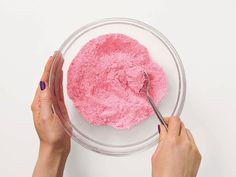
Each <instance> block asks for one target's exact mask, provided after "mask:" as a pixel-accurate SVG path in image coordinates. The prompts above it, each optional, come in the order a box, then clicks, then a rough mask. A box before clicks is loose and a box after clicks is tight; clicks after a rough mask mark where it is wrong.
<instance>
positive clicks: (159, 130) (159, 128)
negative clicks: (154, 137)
mask: <svg viewBox="0 0 236 177" xmlns="http://www.w3.org/2000/svg"><path fill="white" fill-rule="evenodd" d="M157 128H158V132H159V134H160V133H161V126H160V124H158V126H157Z"/></svg>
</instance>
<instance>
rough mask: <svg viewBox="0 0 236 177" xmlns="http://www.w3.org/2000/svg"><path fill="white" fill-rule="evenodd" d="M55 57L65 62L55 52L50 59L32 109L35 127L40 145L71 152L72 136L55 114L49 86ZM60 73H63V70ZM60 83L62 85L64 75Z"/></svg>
mask: <svg viewBox="0 0 236 177" xmlns="http://www.w3.org/2000/svg"><path fill="white" fill-rule="evenodd" d="M55 57H58V60H63V58H62V56H61V54H60V53H59V52H55V53H54V55H53V56H52V57H50V58H49V60H48V62H47V64H46V66H45V69H44V72H43V75H42V77H41V81H40V84H39V87H38V88H37V91H36V94H35V97H34V100H33V103H32V106H31V108H32V112H33V118H34V125H35V128H36V131H37V133H38V136H39V139H40V145H41V146H50V147H52V148H54V149H55V150H65V151H69V150H70V136H68V134H67V133H66V132H65V130H64V128H63V126H62V124H61V122H60V119H59V117H58V115H57V114H55V113H54V112H53V109H52V97H51V93H50V88H49V85H48V82H49V75H50V69H51V67H52V63H53V60H54V59H55ZM60 72H61V73H62V71H61V70H60ZM60 81H61V84H62V74H61V80H60ZM61 93H62V92H61ZM62 94H63V93H62Z"/></svg>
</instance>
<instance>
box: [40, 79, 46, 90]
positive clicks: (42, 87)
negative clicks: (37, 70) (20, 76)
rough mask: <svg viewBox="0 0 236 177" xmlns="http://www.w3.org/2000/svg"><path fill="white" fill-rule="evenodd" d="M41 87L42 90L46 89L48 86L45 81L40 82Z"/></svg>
mask: <svg viewBox="0 0 236 177" xmlns="http://www.w3.org/2000/svg"><path fill="white" fill-rule="evenodd" d="M39 86H40V89H41V90H44V89H45V88H46V84H45V82H44V81H40V82H39Z"/></svg>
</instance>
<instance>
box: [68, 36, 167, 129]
mask: <svg viewBox="0 0 236 177" xmlns="http://www.w3.org/2000/svg"><path fill="white" fill-rule="evenodd" d="M143 71H145V72H147V73H148V75H149V77H150V83H151V85H150V94H151V96H152V98H153V99H154V102H155V103H156V104H158V103H159V101H160V100H161V99H162V98H163V96H165V94H166V91H167V80H166V76H165V73H164V71H163V70H162V68H161V67H160V66H159V65H157V64H156V63H153V62H152V60H151V59H150V56H149V53H148V51H147V49H146V48H145V47H144V46H143V45H141V44H140V43H139V42H138V41H136V40H134V39H132V38H130V37H128V36H126V35H123V34H107V35H103V36H99V37H97V38H95V39H92V40H91V41H89V42H88V43H87V44H85V45H84V46H83V47H82V49H81V50H80V51H79V53H78V54H77V56H76V57H75V58H74V59H73V61H72V63H71V65H70V67H69V70H68V78H67V79H68V81H67V92H68V95H69V97H70V98H71V100H72V101H73V104H74V106H75V107H76V109H77V110H78V111H79V112H80V113H81V115H82V116H83V117H84V118H85V119H86V120H88V121H89V122H91V123H93V124H95V125H108V126H112V127H114V128H118V129H126V128H130V127H132V126H134V125H137V124H138V123H140V122H141V121H143V120H145V119H147V118H148V117H150V116H151V115H153V114H154V112H153V109H152V107H151V106H150V104H149V103H148V100H147V99H146V96H145V94H144V93H142V92H140V89H142V87H143V84H144V81H145V76H144V74H143ZM157 93H158V94H157Z"/></svg>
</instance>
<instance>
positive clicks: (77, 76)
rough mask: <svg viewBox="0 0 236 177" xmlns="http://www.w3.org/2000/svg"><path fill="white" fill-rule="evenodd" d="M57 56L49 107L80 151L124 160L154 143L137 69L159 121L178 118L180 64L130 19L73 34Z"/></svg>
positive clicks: (150, 31) (160, 39) (152, 32)
mask: <svg viewBox="0 0 236 177" xmlns="http://www.w3.org/2000/svg"><path fill="white" fill-rule="evenodd" d="M108 38H109V40H108ZM111 38H112V39H111ZM124 41H126V42H124ZM109 42H110V43H109ZM101 45H105V46H103V47H99V46H101ZM60 51H61V53H62V55H63V58H64V64H63V65H60V62H58V58H56V59H55V61H54V64H53V67H52V70H51V77H50V88H51V90H52V93H53V95H52V97H53V107H54V110H55V112H56V113H57V114H58V115H59V117H60V119H61V121H62V123H63V125H64V128H65V130H66V131H67V133H68V134H70V135H71V136H72V138H73V139H74V140H75V141H76V142H78V143H80V144H81V145H83V146H84V147H86V148H88V149H90V150H93V151H96V152H98V153H102V154H106V155H126V154H131V153H133V152H137V151H140V150H143V149H146V148H149V147H151V146H152V145H154V144H155V143H156V142H157V141H158V137H159V135H158V133H157V125H158V124H159V121H158V119H157V118H156V116H155V115H154V113H153V110H152V109H151V106H150V105H149V104H148V102H147V100H146V99H145V96H144V95H140V94H139V90H140V87H142V82H141V84H140V80H141V81H142V79H143V78H142V77H143V76H142V75H140V73H141V71H143V70H145V71H147V72H148V73H149V74H150V76H151V77H150V78H151V95H152V97H153V99H154V100H155V102H156V104H157V105H158V109H159V110H160V112H161V113H162V114H163V116H171V115H180V113H181V111H182V108H183V105H184V100H185V91H186V81H185V74H184V69H183V65H182V63H181V61H180V58H179V56H178V54H177V52H176V51H175V49H174V48H173V46H172V45H171V44H170V42H169V41H168V40H167V39H166V38H165V37H164V36H163V35H162V34H161V33H160V32H159V31H157V30H156V29H154V28H153V27H151V26H149V25H147V24H144V23H142V22H140V21H136V20H132V19H124V18H112V19H104V20H101V21H97V22H95V23H91V24H89V25H86V26H84V27H82V28H80V29H78V30H77V31H75V32H74V33H73V34H72V35H71V36H70V37H69V38H68V39H67V40H66V41H65V42H64V43H63V44H62V46H61V47H60ZM94 51H95V52H96V53H94ZM109 52H110V53H111V52H113V54H112V55H107V54H108V53H109ZM61 64H62V63H61ZM61 66H62V67H61ZM59 67H60V68H59ZM58 68H59V69H62V70H63V73H64V80H63V84H62V87H63V90H64V100H65V106H66V108H67V112H68V117H67V116H65V114H64V113H65V111H64V109H63V107H64V105H62V104H61V95H60V93H59V90H60V89H58V88H59V85H57V83H58V82H57V80H58V78H59V77H60V76H59V74H58V72H57V70H58ZM108 70H109V71H108ZM111 83H112V84H111ZM167 88H168V93H167V94H166V92H167ZM135 104H136V105H135ZM134 105H135V106H134ZM127 117H128V119H127Z"/></svg>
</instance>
